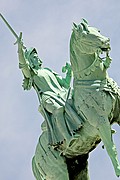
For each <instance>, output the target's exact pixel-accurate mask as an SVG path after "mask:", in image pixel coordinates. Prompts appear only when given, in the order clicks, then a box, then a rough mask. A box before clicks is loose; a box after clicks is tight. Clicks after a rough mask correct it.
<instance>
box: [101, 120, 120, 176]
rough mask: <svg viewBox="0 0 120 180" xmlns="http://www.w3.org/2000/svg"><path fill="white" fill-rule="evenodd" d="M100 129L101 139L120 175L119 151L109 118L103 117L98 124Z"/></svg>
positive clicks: (116, 171)
mask: <svg viewBox="0 0 120 180" xmlns="http://www.w3.org/2000/svg"><path fill="white" fill-rule="evenodd" d="M98 131H99V135H100V138H101V140H102V141H103V143H104V146H105V147H106V150H107V152H108V155H109V157H110V158H111V161H112V163H113V166H114V169H115V173H116V175H117V176H118V177H119V176H120V164H119V161H118V158H117V151H116V147H115V144H114V143H113V140H112V133H111V127H110V123H109V120H108V118H104V117H101V120H100V123H99V125H98Z"/></svg>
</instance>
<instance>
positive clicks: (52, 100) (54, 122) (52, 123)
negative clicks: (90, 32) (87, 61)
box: [17, 34, 81, 145]
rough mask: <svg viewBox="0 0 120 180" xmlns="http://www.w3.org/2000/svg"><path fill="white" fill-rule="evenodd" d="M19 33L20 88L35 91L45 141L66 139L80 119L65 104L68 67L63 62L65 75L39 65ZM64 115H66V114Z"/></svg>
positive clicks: (79, 125) (68, 81) (78, 124)
mask: <svg viewBox="0 0 120 180" xmlns="http://www.w3.org/2000/svg"><path fill="white" fill-rule="evenodd" d="M21 39H22V34H20V36H19V38H18V41H17V43H18V56H19V68H20V69H21V70H22V73H23V75H24V80H23V88H24V89H25V90H30V89H31V88H32V87H33V88H34V89H35V90H36V92H37V95H38V98H39V101H40V106H39V111H40V113H41V114H42V115H43V117H44V119H45V122H46V125H47V130H48V132H49V136H48V138H49V144H51V145H56V144H59V143H60V142H63V140H66V141H69V140H70V138H71V136H72V135H73V133H74V130H76V129H78V128H79V127H81V121H80V120H81V119H80V117H78V115H77V113H76V112H75V111H74V109H73V108H70V105H68V104H67V106H66V108H65V104H66V100H67V98H68V96H69V95H68V94H69V90H68V89H69V87H70V82H71V77H72V70H71V66H70V65H69V64H68V63H66V69H67V74H66V78H62V77H60V76H59V75H58V74H57V73H55V72H53V71H52V70H50V69H48V68H42V61H41V59H39V57H38V54H37V51H36V49H35V48H30V49H29V50H27V49H26V48H24V46H23V43H22V40H21ZM66 114H67V115H66Z"/></svg>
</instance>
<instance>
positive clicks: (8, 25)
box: [0, 13, 19, 39]
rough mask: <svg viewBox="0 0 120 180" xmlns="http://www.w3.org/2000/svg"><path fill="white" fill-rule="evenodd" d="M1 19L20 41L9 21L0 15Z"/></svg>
mask: <svg viewBox="0 0 120 180" xmlns="http://www.w3.org/2000/svg"><path fill="white" fill-rule="evenodd" d="M0 17H1V18H2V20H3V21H4V23H5V24H6V25H7V27H8V29H9V30H10V31H11V32H12V34H13V35H14V36H15V37H16V39H18V38H19V37H18V35H17V34H16V32H15V31H14V30H13V28H12V27H11V26H10V24H9V23H8V22H7V20H6V19H5V18H4V17H3V15H2V14H1V13H0Z"/></svg>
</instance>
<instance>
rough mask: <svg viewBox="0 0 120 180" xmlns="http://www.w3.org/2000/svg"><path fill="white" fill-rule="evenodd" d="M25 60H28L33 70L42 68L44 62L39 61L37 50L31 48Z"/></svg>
mask: <svg viewBox="0 0 120 180" xmlns="http://www.w3.org/2000/svg"><path fill="white" fill-rule="evenodd" d="M25 58H26V59H27V60H28V62H29V65H30V67H31V68H37V69H38V68H40V67H41V65H42V61H41V60H40V59H39V57H38V54H37V51H36V49H35V48H30V49H28V50H26V52H25Z"/></svg>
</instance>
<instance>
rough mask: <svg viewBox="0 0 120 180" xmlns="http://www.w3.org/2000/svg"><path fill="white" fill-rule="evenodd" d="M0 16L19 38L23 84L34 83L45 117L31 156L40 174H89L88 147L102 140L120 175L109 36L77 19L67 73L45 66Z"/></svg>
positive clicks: (118, 113) (59, 179) (117, 97)
mask: <svg viewBox="0 0 120 180" xmlns="http://www.w3.org/2000/svg"><path fill="white" fill-rule="evenodd" d="M0 16H1V18H2V20H3V21H4V22H5V23H6V25H7V26H8V28H9V29H10V30H11V32H12V33H13V34H14V36H15V37H16V39H17V41H16V44H18V58H19V68H20V70H21V71H22V74H23V77H24V79H23V85H22V86H23V88H24V90H30V89H34V91H35V93H36V94H37V96H38V100H39V107H38V110H39V112H40V113H41V114H42V116H43V119H44V121H43V123H42V125H41V129H42V133H41V135H40V137H39V141H38V144H37V147H36V151H35V155H34V157H33V159H32V169H33V173H34V176H35V178H36V180H89V173H88V158H89V153H90V152H91V151H92V150H94V149H95V148H96V147H97V145H98V144H99V143H100V142H101V141H102V142H103V144H104V148H105V149H106V151H107V153H108V155H109V157H110V159H111V162H112V164H113V167H114V170H115V173H116V176H118V177H119V176H120V164H119V161H118V158H117V150H116V146H115V144H114V142H113V139H112V134H113V133H114V130H112V129H111V125H112V124H113V123H117V124H118V125H120V89H119V87H118V85H117V83H116V82H115V81H114V80H113V79H111V78H110V77H109V75H108V73H107V69H108V68H109V67H110V64H111V61H112V59H111V58H110V56H109V51H110V50H111V48H110V39H109V38H107V37H105V36H103V35H101V33H100V31H99V30H98V29H97V28H94V27H91V26H90V25H89V24H88V22H87V21H86V20H85V19H82V21H81V22H80V24H78V25H77V24H75V23H73V29H72V34H71V37H70V62H66V64H65V66H63V68H62V72H63V73H66V75H65V77H64V78H63V77H61V76H60V75H58V74H57V73H56V72H54V71H53V70H51V69H49V68H44V67H43V63H42V60H41V59H40V58H39V57H38V52H37V50H36V48H34V47H32V48H26V47H25V45H24V43H23V40H22V33H20V35H19V36H18V35H17V34H16V33H15V32H14V30H13V29H12V27H11V26H10V25H9V24H8V22H7V21H6V20H5V18H4V17H3V16H2V14H0ZM101 54H104V57H103V56H102V55H101ZM71 81H73V83H71ZM71 84H73V85H71Z"/></svg>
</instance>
